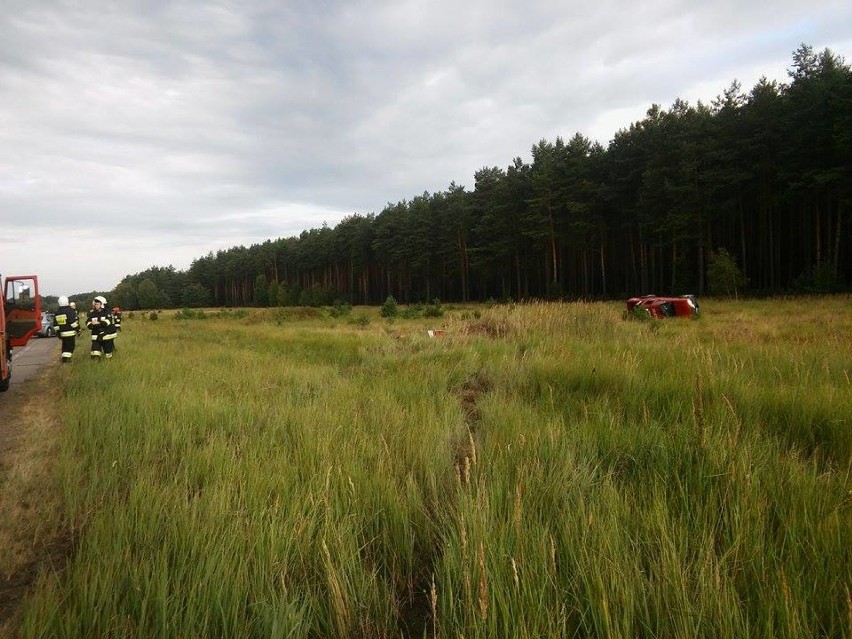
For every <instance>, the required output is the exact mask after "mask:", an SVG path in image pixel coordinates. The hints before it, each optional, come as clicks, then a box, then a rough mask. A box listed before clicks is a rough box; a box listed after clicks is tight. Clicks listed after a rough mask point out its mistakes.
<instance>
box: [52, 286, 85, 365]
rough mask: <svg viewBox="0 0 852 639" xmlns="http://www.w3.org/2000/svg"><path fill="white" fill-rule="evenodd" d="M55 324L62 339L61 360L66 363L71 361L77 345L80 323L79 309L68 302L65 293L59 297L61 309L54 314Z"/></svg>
mask: <svg viewBox="0 0 852 639" xmlns="http://www.w3.org/2000/svg"><path fill="white" fill-rule="evenodd" d="M53 326H54V327H55V328H56V334H57V335H58V336H59V339H60V340H62V355H61V356H60V360H59V361H61V362H62V363H63V364H66V363H68V362H70V361H71V355H72V354H73V353H74V347H75V346H76V345H77V334H78V333H79V331H80V323H79V322H78V320H77V311H75V310H74V307H73V306H71V305H70V304H69V303H68V298H67V297H65V296H64V295H63V296H62V297H60V298H59V310H57V311H56V314H55V315H54V316H53Z"/></svg>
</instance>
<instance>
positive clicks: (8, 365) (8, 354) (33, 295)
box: [0, 275, 41, 391]
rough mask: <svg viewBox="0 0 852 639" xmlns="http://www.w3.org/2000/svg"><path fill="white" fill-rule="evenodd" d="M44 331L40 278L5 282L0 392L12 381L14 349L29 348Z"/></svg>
mask: <svg viewBox="0 0 852 639" xmlns="http://www.w3.org/2000/svg"><path fill="white" fill-rule="evenodd" d="M40 327H41V298H40V297H39V294H38V277H36V276H35V275H12V276H10V277H7V278H6V282H5V286H4V287H3V296H2V297H0V345H2V353H0V355H2V356H0V391H5V390H8V389H9V382H10V381H11V379H12V349H13V348H15V347H19V346H26V344H27V342H28V341H30V338H31V337H32V336H33V335H35V334H36V331H38V329H39V328H40Z"/></svg>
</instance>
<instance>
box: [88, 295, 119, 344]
mask: <svg viewBox="0 0 852 639" xmlns="http://www.w3.org/2000/svg"><path fill="white" fill-rule="evenodd" d="M86 326H87V327H88V329H89V330H90V331H92V352H91V355H92V359H97V360H100V358H101V357H106V359H110V358H112V351H113V344H112V341H113V340H114V339H115V326H114V325H113V319H112V313H110V312H109V311H108V310H107V308H106V299H105V298H104V297H103V296H101V295H98V296H97V297H96V298H95V299H94V300H93V301H92V310H90V311H89V314H88V315H87V316H86Z"/></svg>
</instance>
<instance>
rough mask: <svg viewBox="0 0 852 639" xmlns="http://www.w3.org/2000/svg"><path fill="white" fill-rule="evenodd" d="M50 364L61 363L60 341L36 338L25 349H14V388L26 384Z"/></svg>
mask: <svg viewBox="0 0 852 639" xmlns="http://www.w3.org/2000/svg"><path fill="white" fill-rule="evenodd" d="M49 362H59V339H58V338H56V337H41V338H39V337H34V338H33V339H31V340H30V341H29V343H28V344H27V345H26V346H24V347H23V348H13V349H12V388H14V387H15V386H17V385H19V384H23V383H25V382H26V381H27V380H28V379H29V378H31V377H32V376H33V375H35V374H36V373H38V372H39V371H40V370H41V368H42V366H44V365H45V364H47V363H49Z"/></svg>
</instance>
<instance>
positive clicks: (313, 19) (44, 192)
mask: <svg viewBox="0 0 852 639" xmlns="http://www.w3.org/2000/svg"><path fill="white" fill-rule="evenodd" d="M3 5H4V8H3V11H2V12H0V273H2V274H3V275H4V276H6V275H16V274H27V275H29V274H35V275H38V277H39V284H40V288H41V293H42V294H45V295H70V294H74V293H83V292H88V291H93V290H98V291H109V290H111V289H113V288H114V287H115V285H116V284H118V282H119V281H121V279H122V278H123V277H124V276H125V275H129V274H135V273H138V272H141V271H144V270H145V269H147V268H150V267H152V266H160V267H165V266H170V265H171V266H174V267H175V268H177V269H179V270H184V269H186V268H188V267H189V266H190V264H191V263H192V260H193V259H196V258H199V257H203V256H204V255H206V254H208V253H209V252H211V251H213V252H216V251H218V250H220V249H228V248H230V247H233V246H238V245H245V246H248V245H250V244H255V243H259V242H263V241H264V240H267V239H276V238H279V237H290V236H296V235H299V233H301V232H302V231H304V230H309V229H312V228H319V227H320V226H322V224H323V223H326V224H328V225H329V226H332V227H333V226H335V225H336V224H337V223H338V222H339V221H340V220H341V219H342V218H343V217H345V216H347V215H351V214H360V215H367V214H369V213H376V214H378V213H380V212H381V210H382V209H383V208H384V207H385V206H386V205H387V204H388V203H396V202H399V201H401V200H407V199H411V198H412V197H414V196H416V195H419V194H422V193H423V192H424V191H428V192H430V193H434V192H437V191H442V190H446V189H447V188H448V187H449V185H450V183H451V182H455V183H456V184H460V185H463V186H465V187H466V188H468V189H469V190H472V188H473V176H474V173H475V172H476V171H477V170H479V169H480V168H482V167H491V166H499V167H503V168H505V167H507V166H508V165H509V164H511V162H512V160H513V159H514V158H515V157H520V158H521V159H523V160H524V161H526V162H531V155H530V149H531V148H532V146H533V145H534V144H535V143H536V142H538V141H539V140H541V139H546V140H548V141H554V140H555V139H556V137H557V136H561V137H562V138H563V139H566V140H567V139H568V138H570V137H571V136H573V135H574V133H576V132H579V133H581V134H583V135H585V136H586V137H588V138H590V139H592V140H597V141H599V142H600V143H601V144H603V145H604V146H606V145H607V143H608V142H609V141H610V140H611V139H612V137H613V135H614V134H615V132H616V131H618V130H619V129H621V128H626V127H629V125H630V124H631V123H632V122H635V121H638V120H641V119H643V117H644V116H645V113H646V111H647V110H648V108H649V107H650V106H651V105H652V104H655V103H656V104H659V105H661V106H662V107H663V108H667V107H669V106H671V104H672V103H673V102H674V100H675V99H676V98H681V99H684V100H687V101H688V102H689V103H690V104H696V103H697V102H698V101H699V100H701V101H703V102H704V103H710V102H711V101H712V100H713V98H714V97H716V96H717V95H719V94H721V93H722V92H723V91H724V90H725V89H726V88H727V87H729V86H730V84H731V82H732V81H733V80H735V79H736V80H738V81H739V82H740V83H741V84H742V87H743V90H744V91H746V92H747V91H748V90H750V89H751V88H752V87H753V86H754V84H755V83H756V82H757V81H758V80H759V79H760V77H761V76H766V77H767V78H768V79H770V80H777V81H779V82H784V81H786V80H787V69H788V68H789V67H790V65H791V63H792V54H793V51H795V50H796V49H797V48H798V47H799V46H800V44H802V43H805V44H809V45H811V46H813V47H814V49H815V50H816V51H821V50H823V49H825V48H829V49H831V50H832V51H833V52H834V53H835V54H838V55H840V56H843V57H844V58H845V59H846V60H847V62H848V61H849V60H850V58H851V57H852V2H848V0H844V1H842V2H841V1H835V0H823V1H822V2H819V3H814V2H812V0H809V1H800V0H774V1H771V2H770V1H768V0H750V1H749V2H741V1H739V0H737V1H734V0H715V1H713V2H707V1H705V0H700V1H696V0H644V1H643V2H641V3H640V2H635V1H633V0H631V1H629V2H628V1H625V0H599V1H598V2H594V3H589V2H582V3H581V2H577V1H576V0H518V1H507V0H387V1H385V0H363V1H360V0H351V1H348V2H342V1H336V0H244V1H236V0H234V1H224V0H198V1H185V2H181V1H174V2H169V1H166V0H147V1H146V0H135V1H132V2H131V1H127V2H122V1H114V2H100V1H97V0H65V1H57V2H46V1H41V0H6V1H5V2H4V3H3Z"/></svg>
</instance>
